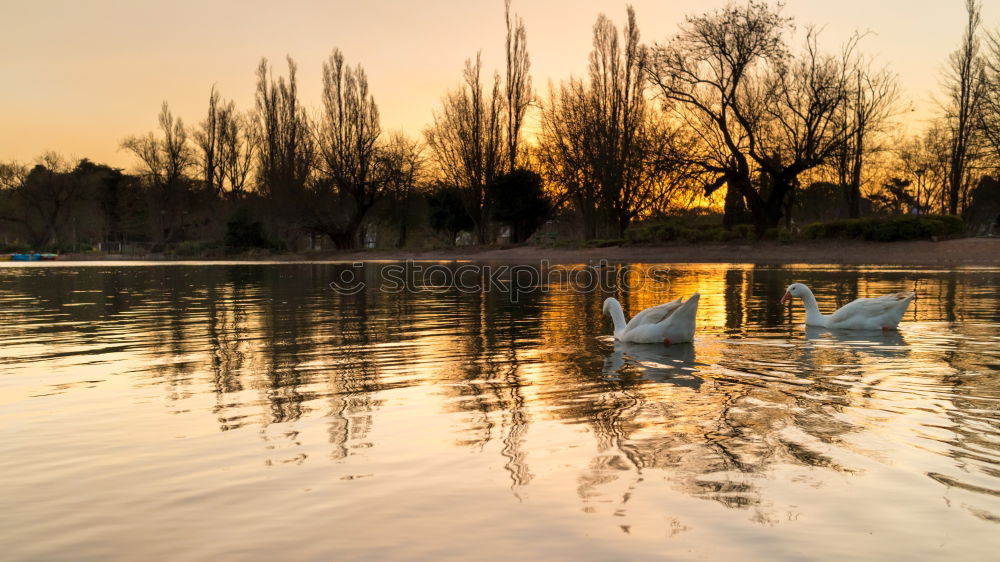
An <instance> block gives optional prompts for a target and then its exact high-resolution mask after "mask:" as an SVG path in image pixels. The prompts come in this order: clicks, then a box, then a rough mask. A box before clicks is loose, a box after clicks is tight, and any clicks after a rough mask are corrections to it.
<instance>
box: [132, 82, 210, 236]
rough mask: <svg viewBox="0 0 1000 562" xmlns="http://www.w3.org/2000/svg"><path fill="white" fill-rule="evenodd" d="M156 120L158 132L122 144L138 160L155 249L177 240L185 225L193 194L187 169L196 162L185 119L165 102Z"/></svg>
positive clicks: (133, 137) (133, 138)
mask: <svg viewBox="0 0 1000 562" xmlns="http://www.w3.org/2000/svg"><path fill="white" fill-rule="evenodd" d="M159 124H160V136H157V135H156V134H155V133H152V132H150V133H148V134H147V135H145V136H131V137H128V138H126V139H125V140H123V141H122V144H121V146H122V148H124V149H125V150H128V151H129V152H131V153H132V154H133V155H135V156H136V158H138V159H139V161H140V163H141V175H142V177H143V178H144V180H145V182H146V184H147V194H148V196H149V202H148V204H149V207H150V208H149V211H150V212H149V215H150V217H149V218H150V223H151V226H152V238H153V249H154V250H162V249H163V248H164V247H165V246H166V245H167V244H169V243H171V242H174V241H176V240H177V239H178V238H179V237H180V236H181V234H182V233H183V231H184V228H185V227H186V226H187V222H188V211H189V210H190V208H191V205H190V203H191V195H192V194H191V189H190V187H191V186H190V185H189V182H188V179H187V176H186V173H187V170H188V169H190V168H191V167H192V166H193V165H194V163H195V154H194V151H193V150H192V149H191V146H190V143H189V142H188V138H187V129H186V128H185V127H184V122H183V121H182V120H181V119H180V118H179V117H178V118H176V119H175V118H174V116H173V114H172V113H171V112H170V107H169V106H168V105H167V102H163V106H162V108H161V110H160V116H159Z"/></svg>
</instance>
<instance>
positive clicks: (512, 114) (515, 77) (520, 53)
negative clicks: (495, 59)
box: [504, 0, 533, 172]
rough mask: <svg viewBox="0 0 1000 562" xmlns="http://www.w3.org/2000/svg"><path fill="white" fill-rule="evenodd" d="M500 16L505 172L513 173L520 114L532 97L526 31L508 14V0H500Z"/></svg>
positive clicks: (522, 121) (518, 163)
mask: <svg viewBox="0 0 1000 562" xmlns="http://www.w3.org/2000/svg"><path fill="white" fill-rule="evenodd" d="M504 16H505V21H506V23H507V43H506V52H507V79H506V81H505V82H504V95H505V100H506V102H507V106H506V113H507V129H506V131H505V132H506V136H507V160H508V166H507V171H508V172H513V171H514V169H515V168H517V167H518V166H519V165H520V151H519V146H520V140H521V127H522V125H523V123H524V116H525V113H526V112H527V110H528V106H529V105H530V104H531V100H532V98H533V95H532V92H531V75H530V74H528V71H529V70H530V69H531V61H530V59H529V58H528V47H527V41H528V39H527V32H526V31H525V28H524V20H522V19H521V18H520V17H519V16H517V15H514V16H513V17H512V16H511V13H510V0H504Z"/></svg>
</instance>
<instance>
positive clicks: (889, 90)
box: [835, 37, 899, 218]
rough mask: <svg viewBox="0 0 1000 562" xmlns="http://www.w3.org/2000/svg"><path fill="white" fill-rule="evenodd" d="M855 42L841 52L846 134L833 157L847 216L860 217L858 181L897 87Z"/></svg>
mask: <svg viewBox="0 0 1000 562" xmlns="http://www.w3.org/2000/svg"><path fill="white" fill-rule="evenodd" d="M858 39H860V37H856V38H855V39H854V40H852V41H850V42H848V44H847V48H846V49H845V51H844V68H845V71H846V73H847V80H848V83H847V89H848V98H847V103H844V104H842V106H841V115H840V116H839V118H838V119H839V123H838V126H839V127H840V128H841V129H842V130H844V131H847V132H848V134H847V135H846V136H845V138H844V142H843V143H841V145H840V149H839V150H838V151H837V155H836V157H835V167H836V172H837V178H838V180H839V183H840V186H841V187H842V189H843V190H844V202H845V204H846V205H847V214H848V216H849V217H851V218H857V217H859V216H861V182H862V178H863V173H864V166H865V163H866V159H867V158H868V157H869V156H870V155H871V154H872V153H873V152H875V151H877V150H878V147H877V146H876V145H875V143H877V142H878V141H877V138H878V135H879V134H880V133H881V132H883V131H884V128H885V126H886V124H887V123H888V122H889V119H890V118H891V117H892V115H893V114H894V113H895V112H896V110H897V107H898V101H899V84H898V82H897V80H896V75H895V74H894V73H892V72H891V71H889V69H888V68H880V69H875V68H872V61H871V60H870V59H865V58H864V57H863V56H861V55H858V54H856V53H855V52H854V51H855V49H856V47H857V45H858V41H857V40H858Z"/></svg>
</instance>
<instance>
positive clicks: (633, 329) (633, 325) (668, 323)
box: [604, 293, 701, 345]
mask: <svg viewBox="0 0 1000 562" xmlns="http://www.w3.org/2000/svg"><path fill="white" fill-rule="evenodd" d="M700 296H701V295H699V294H698V293H695V294H693V295H691V298H689V299H688V300H686V301H685V300H683V299H680V298H678V299H676V300H673V301H670V302H668V303H665V304H661V305H659V306H653V307H650V308H647V309H646V310H643V311H642V312H640V313H639V314H636V315H635V316H634V317H632V320H630V321H629V322H628V323H627V324H626V323H625V313H624V312H622V305H621V303H619V302H618V299H616V298H613V297H612V298H608V299H605V300H604V314H607V315H610V316H611V320H612V321H613V322H614V323H615V339H616V340H618V341H622V342H626V343H662V344H664V345H670V344H672V343H684V342H689V341H692V340H693V339H694V321H695V315H696V314H697V312H698V299H699V298H700Z"/></svg>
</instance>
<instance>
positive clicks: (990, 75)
mask: <svg viewBox="0 0 1000 562" xmlns="http://www.w3.org/2000/svg"><path fill="white" fill-rule="evenodd" d="M984 58H985V62H984V65H985V67H986V84H985V87H984V91H983V98H982V107H981V111H980V112H979V130H980V132H981V134H982V136H983V139H984V140H985V141H986V144H987V145H988V146H989V150H990V152H991V155H990V156H991V158H992V161H993V165H994V166H997V167H1000V33H991V34H989V36H988V50H987V53H986V56H985V57H984Z"/></svg>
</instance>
